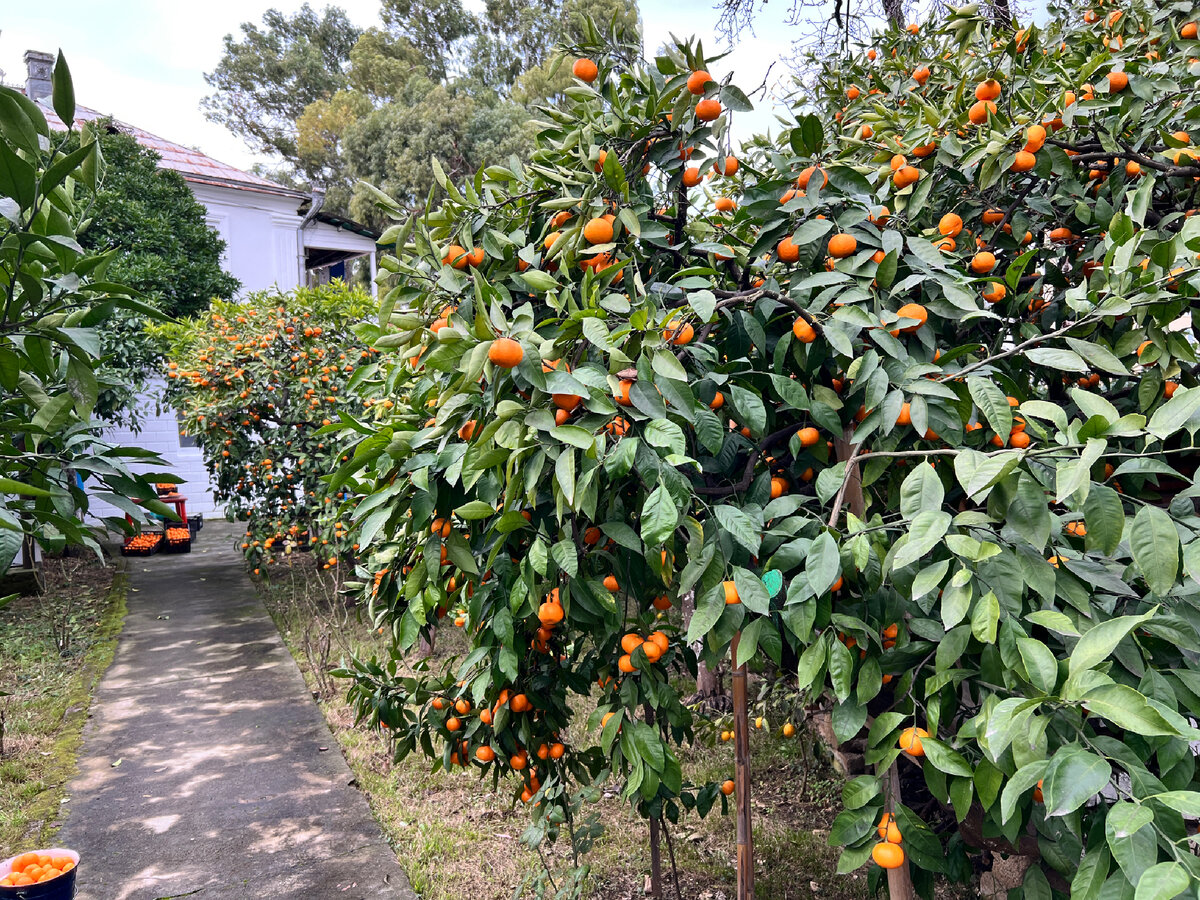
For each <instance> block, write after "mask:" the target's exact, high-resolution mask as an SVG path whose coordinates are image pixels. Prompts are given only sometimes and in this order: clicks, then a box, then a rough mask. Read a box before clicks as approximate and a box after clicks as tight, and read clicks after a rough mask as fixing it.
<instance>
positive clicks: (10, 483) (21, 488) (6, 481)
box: [0, 478, 51, 571]
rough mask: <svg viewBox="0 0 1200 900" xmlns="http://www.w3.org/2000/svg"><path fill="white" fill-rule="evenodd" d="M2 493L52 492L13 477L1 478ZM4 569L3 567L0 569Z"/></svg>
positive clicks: (37, 494) (43, 494)
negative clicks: (23, 482)
mask: <svg viewBox="0 0 1200 900" xmlns="http://www.w3.org/2000/svg"><path fill="white" fill-rule="evenodd" d="M0 494H19V495H21V496H22V497H49V496H51V494H50V492H49V491H48V490H46V489H45V488H40V487H34V486H33V485H32V484H22V483H21V482H20V481H14V480H13V479H11V478H0ZM0 571H3V569H0Z"/></svg>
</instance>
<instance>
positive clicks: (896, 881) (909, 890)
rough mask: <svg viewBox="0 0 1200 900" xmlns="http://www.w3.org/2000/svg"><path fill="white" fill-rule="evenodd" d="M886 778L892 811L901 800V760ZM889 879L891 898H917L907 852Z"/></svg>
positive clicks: (901, 899)
mask: <svg viewBox="0 0 1200 900" xmlns="http://www.w3.org/2000/svg"><path fill="white" fill-rule="evenodd" d="M884 778H885V780H886V782H887V801H888V802H887V809H888V810H889V811H890V810H892V809H894V808H895V806H896V805H897V804H898V803H900V802H901V800H900V766H899V760H894V761H893V762H892V766H891V768H890V769H888V770H887V775H885V776H884ZM901 846H903V845H901ZM887 881H888V898H889V900H916V897H917V892H916V889H915V888H913V883H912V873H911V872H909V870H908V854H907V853H906V854H905V855H904V864H903V865H901V866H899V867H898V868H895V869H888V873H887Z"/></svg>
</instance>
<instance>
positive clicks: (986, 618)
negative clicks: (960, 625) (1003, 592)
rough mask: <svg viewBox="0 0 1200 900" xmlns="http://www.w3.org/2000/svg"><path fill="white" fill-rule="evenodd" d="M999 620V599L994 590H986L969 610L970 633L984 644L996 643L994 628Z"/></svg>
mask: <svg viewBox="0 0 1200 900" xmlns="http://www.w3.org/2000/svg"><path fill="white" fill-rule="evenodd" d="M999 622H1000V601H999V599H998V598H997V597H996V593H995V591H988V592H987V593H986V594H984V595H983V596H982V597H980V598H979V599H978V600H977V601H976V602H975V606H974V608H973V609H972V610H971V634H973V635H974V636H975V640H977V641H979V642H981V643H984V644H994V643H996V628H997V625H998V624H999Z"/></svg>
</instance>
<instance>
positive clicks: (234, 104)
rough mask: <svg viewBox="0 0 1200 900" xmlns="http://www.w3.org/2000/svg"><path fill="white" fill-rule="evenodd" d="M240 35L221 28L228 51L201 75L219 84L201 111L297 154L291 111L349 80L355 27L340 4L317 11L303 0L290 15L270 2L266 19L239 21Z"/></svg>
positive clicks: (258, 141) (260, 147) (260, 145)
mask: <svg viewBox="0 0 1200 900" xmlns="http://www.w3.org/2000/svg"><path fill="white" fill-rule="evenodd" d="M241 30H242V38H241V40H240V41H239V40H234V37H233V35H232V34H227V35H225V42H224V43H225V52H224V53H223V54H222V56H221V61H220V62H219V63H217V67H216V69H214V70H213V71H212V72H211V73H208V74H206V75H205V76H204V80H205V81H207V82H208V83H209V84H210V85H211V86H212V87H213V88H215V90H216V92H215V93H214V94H213V95H212V96H210V97H206V98H205V99H204V101H203V102H202V106H203V108H204V111H205V114H206V115H207V116H208V118H209V119H211V120H212V121H214V122H219V123H220V124H222V125H225V126H226V127H228V128H229V130H230V131H232V132H233V133H234V134H236V135H240V136H241V137H242V138H243V139H244V140H245V141H246V143H247V144H249V145H250V146H251V147H252V148H253V149H254V150H255V151H257V152H259V153H270V154H278V155H280V156H283V157H285V158H294V157H295V155H296V119H297V118H299V116H300V113H301V112H303V111H304V108H305V107H306V106H308V104H310V103H312V102H314V101H316V100H320V99H322V98H327V97H329V96H331V95H332V94H333V93H334V92H335V91H338V90H341V89H343V88H345V87H346V86H347V84H348V83H349V82H348V76H347V69H348V68H349V66H348V63H349V58H350V51H351V49H353V47H354V44H355V43H356V42H357V41H358V37H359V30H358V29H357V28H355V27H354V25H352V24H351V22H350V19H349V18H348V17H347V15H346V13H345V11H343V10H341V9H338V8H337V7H335V6H330V7H326V8H325V10H323V11H322V13H321V14H318V13H316V12H315V11H314V10H313V8H312V7H311V6H309V5H308V4H307V3H305V4H304V5H303V6H302V7H300V9H299V11H297V12H296V14H295V15H293V16H287V15H285V14H284V13H282V12H280V11H279V10H277V9H269V10H267V12H266V14H265V15H264V16H263V27H262V28H259V27H258V26H257V25H255V24H253V23H251V22H244V23H242V28H241Z"/></svg>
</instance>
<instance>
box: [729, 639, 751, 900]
mask: <svg viewBox="0 0 1200 900" xmlns="http://www.w3.org/2000/svg"><path fill="white" fill-rule="evenodd" d="M741 639H742V633H741V632H740V631H739V632H738V633H737V634H735V635H734V636H733V644H732V645H731V646H730V648H729V652H730V662H731V664H732V665H733V747H734V760H735V770H734V778H733V785H734V789H733V793H734V805H735V808H736V811H737V894H736V900H754V830H753V828H752V827H751V822H750V713H749V705H748V703H747V700H746V666H745V664H742V665H740V666H739V665H737V651H738V644H739V643H740V642H741Z"/></svg>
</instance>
